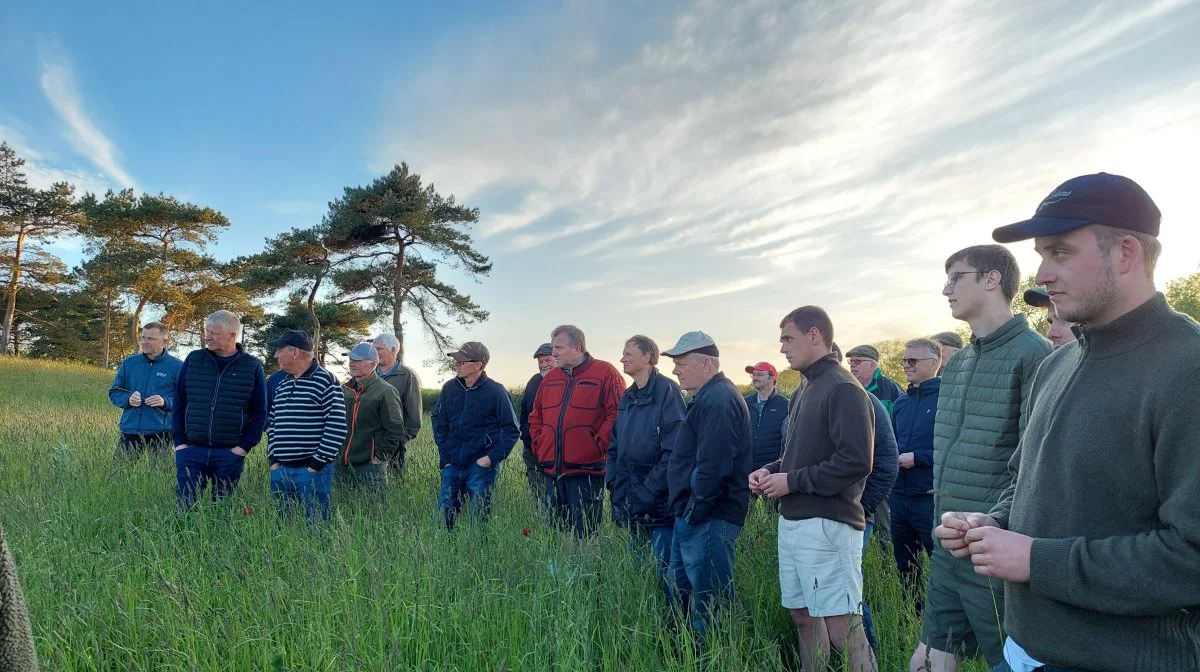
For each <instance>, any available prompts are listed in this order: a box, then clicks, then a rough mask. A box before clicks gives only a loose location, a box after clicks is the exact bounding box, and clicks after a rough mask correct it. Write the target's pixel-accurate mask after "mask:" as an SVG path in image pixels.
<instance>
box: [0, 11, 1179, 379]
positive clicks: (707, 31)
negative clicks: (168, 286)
mask: <svg viewBox="0 0 1200 672" xmlns="http://www.w3.org/2000/svg"><path fill="white" fill-rule="evenodd" d="M122 4H123V6H122V7H120V8H118V9H111V8H107V7H99V6H97V5H95V3H58V4H55V5H54V6H50V5H49V4H48V3H5V4H4V6H3V7H0V91H2V92H3V95H2V96H0V138H2V139H4V140H6V141H8V142H9V143H10V144H12V145H13V146H15V147H16V148H17V149H18V151H20V152H21V153H22V154H23V155H25V156H26V157H27V158H28V159H29V161H30V163H29V169H30V174H31V177H32V178H33V180H34V181H35V182H37V183H39V184H45V183H49V182H51V181H53V180H57V179H68V180H70V181H71V182H73V183H75V184H76V185H78V186H79V188H80V190H81V191H89V190H90V191H97V192H102V191H103V190H105V189H107V188H119V187H123V186H133V187H135V188H137V189H140V190H145V191H151V192H159V191H162V192H166V193H168V194H172V195H175V196H177V197H180V198H183V199H186V200H190V201H193V202H195V203H198V204H203V205H207V206H211V207H214V208H217V209H219V210H221V211H222V212H224V213H225V214H226V215H227V216H228V217H229V219H230V220H231V222H232V227H231V229H230V231H229V232H227V233H226V235H225V236H224V237H223V238H222V240H221V242H220V244H219V246H218V247H217V249H216V252H217V254H218V255H219V256H222V257H232V256H236V255H239V254H245V253H249V252H253V251H255V250H257V249H259V248H260V247H261V245H262V241H263V239H264V237H267V236H270V235H273V234H275V233H277V232H279V231H282V230H286V229H288V228H290V227H293V226H309V225H311V224H314V223H316V222H318V221H319V220H320V217H321V215H322V214H323V213H324V211H325V207H326V203H327V202H328V201H329V200H330V199H332V198H335V197H337V196H339V195H340V193H341V189H342V187H344V186H346V185H351V184H363V183H366V182H369V181H370V180H371V179H373V178H375V177H377V176H379V175H381V174H383V173H385V172H386V171H387V170H388V169H389V168H390V167H391V166H392V165H393V164H395V163H398V162H400V161H407V162H408V163H409V164H410V166H412V167H413V168H414V169H415V170H417V171H418V172H420V173H421V174H422V175H423V176H424V177H425V178H426V179H428V180H432V181H433V182H434V183H435V184H436V185H437V187H438V189H439V190H440V191H441V192H442V193H443V194H454V195H455V196H456V197H457V198H458V199H459V200H460V201H463V202H465V203H467V204H469V205H472V206H477V207H479V208H480V210H481V212H482V220H481V222H480V226H479V229H478V232H477V236H476V237H477V241H478V244H479V247H480V248H481V250H482V251H483V252H484V253H485V254H489V255H491V257H492V259H493V260H494V262H495V270H494V272H493V273H492V275H491V277H490V278H487V279H486V280H485V281H484V283H483V284H481V285H473V284H471V283H470V282H469V281H465V280H464V281H462V284H461V286H462V288H463V289H464V290H465V291H468V292H470V293H471V294H472V296H473V297H474V298H476V299H477V300H478V302H479V303H480V304H481V305H483V306H484V307H485V308H487V309H488V310H490V311H491V315H492V318H491V320H490V321H489V322H488V323H487V324H485V325H481V326H478V327H475V328H473V329H471V330H469V331H468V330H465V329H459V330H457V331H456V332H455V335H456V337H458V338H460V339H463V340H466V339H474V340H481V341H483V342H484V343H486V344H487V345H488V346H489V347H490V348H491V350H492V354H493V363H492V365H491V367H490V368H491V370H492V372H493V375H494V376H495V377H496V378H497V379H498V380H500V381H501V382H503V383H505V384H507V385H510V386H515V385H518V384H520V383H522V382H523V381H524V380H525V379H526V378H527V377H528V375H529V374H530V373H532V371H533V361H532V359H531V354H532V352H533V350H534V348H536V346H537V345H538V344H539V343H540V342H542V341H544V340H546V339H547V338H548V333H549V331H550V329H551V328H552V327H553V326H555V325H556V324H560V323H575V324H578V325H579V326H580V327H582V328H583V329H584V331H585V332H586V333H587V334H588V335H589V341H590V343H589V345H590V349H591V350H592V351H593V353H594V354H595V355H597V356H599V357H601V358H607V359H610V360H613V361H615V360H616V359H617V358H618V357H619V351H620V348H621V344H622V342H623V341H624V339H625V338H626V337H627V336H629V335H631V334H634V333H645V334H648V335H650V336H651V337H653V338H655V339H656V340H658V341H659V344H660V345H661V346H663V347H664V348H665V347H668V346H669V345H670V344H672V343H673V342H674V340H675V338H676V337H678V335H679V334H680V333H682V332H684V331H688V330H692V329H702V330H704V331H706V332H708V333H710V334H712V335H713V336H714V337H715V338H716V340H717V342H718V344H719V345H720V346H721V349H722V351H723V357H722V360H723V361H722V363H723V366H724V368H725V369H726V370H727V371H729V372H731V375H732V377H733V378H734V379H735V380H737V381H739V382H745V380H746V379H748V376H746V375H745V374H743V373H741V367H742V366H744V365H745V364H747V363H753V362H755V361H758V360H760V359H768V360H771V361H774V362H775V363H776V364H777V365H781V364H782V358H781V357H780V356H779V355H778V354H777V343H776V340H777V337H778V328H777V325H778V323H779V319H780V318H781V317H782V316H783V315H784V314H785V313H786V312H787V311H788V310H790V309H791V308H794V307H796V306H799V305H804V304H808V303H815V304H818V305H822V306H824V307H826V308H827V309H828V310H829V311H830V313H831V315H832V317H833V319H834V324H835V331H836V332H837V334H838V336H837V338H838V340H839V341H841V342H842V343H843V345H844V346H846V347H849V346H851V345H853V344H855V343H858V342H863V341H870V340H874V339H878V338H886V337H911V336H914V335H921V334H927V333H931V332H934V331H940V330H943V329H948V328H953V327H954V326H955V323H954V321H953V320H952V319H951V318H950V316H949V313H948V311H947V309H946V304H945V302H944V300H943V298H942V297H941V295H940V293H939V291H940V287H941V279H942V277H943V273H942V262H943V260H944V259H945V257H946V256H947V255H948V254H950V253H951V252H953V251H955V250H956V249H959V248H961V247H964V246H966V245H970V244H976V243H983V242H990V235H989V233H990V231H991V229H992V228H993V227H994V226H996V225H999V224H1004V223H1008V222H1010V221H1015V220H1017V219H1022V218H1024V217H1026V216H1028V215H1029V214H1031V213H1032V211H1033V208H1034V207H1035V206H1036V205H1037V203H1038V202H1039V201H1040V200H1041V198H1042V197H1043V196H1045V194H1047V193H1049V192H1050V190H1051V189H1052V188H1053V187H1054V186H1056V185H1057V184H1059V183H1060V182H1062V181H1064V180H1066V179H1067V178H1070V177H1073V176H1075V175H1079V174H1083V173H1090V172H1096V171H1100V170H1104V171H1107V172H1113V173H1119V174H1124V175H1127V176H1129V177H1132V178H1133V179H1135V180H1137V181H1138V182H1140V183H1141V184H1142V185H1143V186H1144V187H1146V189H1147V190H1148V191H1149V192H1150V194H1151V195H1152V196H1153V197H1154V198H1155V200H1156V201H1157V202H1158V204H1159V206H1160V208H1161V209H1162V211H1163V213H1164V224H1163V231H1164V233H1163V235H1162V240H1163V243H1164V247H1165V251H1164V254H1163V257H1162V259H1161V261H1160V269H1159V273H1158V277H1159V280H1160V282H1162V283H1165V281H1166V280H1167V279H1170V278H1173V277H1177V276H1180V275H1183V274H1186V273H1190V272H1193V271H1195V270H1196V269H1197V265H1198V264H1200V232H1198V231H1200V229H1198V228H1197V226H1196V224H1197V218H1198V217H1200V207H1198V206H1197V199H1196V197H1195V193H1196V187H1195V185H1194V181H1195V177H1194V176H1195V175H1196V169H1195V159H1194V157H1195V156H1196V155H1197V154H1198V152H1200V40H1196V39H1194V36H1195V35H1197V34H1200V4H1197V3H1196V2H1184V1H1182V0H1179V1H1177V0H1169V1H1160V2H1142V3H1132V2H1123V1H1119V0H1118V1H1115V2H1097V3H1090V2H1088V3H1085V2H1040V3H982V2H980V3H973V2H956V3H943V2H930V3H908V2H893V3H886V6H877V5H876V3H843V2H816V1H810V2H784V1H778V2H775V1H770V0H761V1H751V2H744V3H729V2H700V3H668V2H661V3H590V2H566V3H521V4H518V3H503V4H501V3H477V4H473V3H405V4H403V5H401V4H400V3H372V4H364V3H355V4H354V6H353V7H349V8H347V7H340V8H337V9H334V8H331V7H327V6H318V5H317V4H316V3H313V6H312V8H302V7H295V6H284V5H279V6H278V7H277V8H273V7H267V6H265V4H264V3H238V4H228V5H226V6H218V5H217V4H215V3H201V4H203V5H204V6H203V7H197V6H173V5H170V4H169V3H168V4H165V5H164V4H163V3H144V4H141V5H140V6H138V5H134V4H127V3H122ZM1013 249H1014V252H1016V253H1017V254H1018V259H1020V261H1021V262H1022V267H1023V269H1024V270H1027V271H1029V272H1032V270H1033V268H1034V266H1035V258H1034V256H1033V254H1032V251H1031V246H1030V245H1028V244H1018V245H1016V246H1015V247H1014V248H1013ZM54 251H56V252H57V253H59V254H60V255H61V256H63V257H64V259H66V260H67V261H68V262H70V263H74V262H76V261H78V260H79V258H80V251H79V249H78V245H77V244H76V243H74V242H72V241H63V242H62V243H61V244H59V245H58V246H57V247H55V248H54ZM452 277H453V276H452ZM412 327H413V329H412V330H411V331H410V333H409V337H408V339H407V345H408V348H409V351H410V354H409V357H408V360H409V362H410V363H411V364H415V365H418V367H419V368H421V370H422V371H424V373H425V375H424V376H423V378H424V380H425V384H426V385H429V386H432V385H433V384H435V381H437V380H438V379H439V378H440V374H434V373H433V372H432V371H431V370H430V369H427V368H422V367H420V366H419V365H420V362H421V361H423V360H425V359H427V358H428V357H430V356H431V355H432V354H433V353H431V352H430V351H429V349H428V346H427V345H426V344H425V343H424V339H423V337H422V336H421V335H420V334H419V333H418V332H417V326H416V325H415V324H413V325H412Z"/></svg>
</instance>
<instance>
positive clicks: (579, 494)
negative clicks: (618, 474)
mask: <svg viewBox="0 0 1200 672" xmlns="http://www.w3.org/2000/svg"><path fill="white" fill-rule="evenodd" d="M543 479H544V480H543V483H544V486H543V487H545V488H546V509H547V510H548V511H549V513H550V516H551V519H552V521H553V522H554V523H555V524H557V525H565V526H570V528H571V529H572V530H574V532H575V536H576V537H580V538H582V537H584V536H586V535H588V534H590V533H592V532H594V531H595V530H598V529H600V516H601V514H603V513H604V477H603V476H600V475H591V474H571V475H569V476H560V477H557V478H555V477H554V476H546V475H543Z"/></svg>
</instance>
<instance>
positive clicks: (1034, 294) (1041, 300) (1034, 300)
mask: <svg viewBox="0 0 1200 672" xmlns="http://www.w3.org/2000/svg"><path fill="white" fill-rule="evenodd" d="M1023 298H1024V299H1025V303H1028V304H1029V305H1031V306H1034V307H1035V308H1049V307H1050V306H1052V305H1054V304H1053V303H1051V301H1050V292H1047V291H1046V290H1045V289H1042V288H1041V287H1030V288H1029V289H1027V290H1025V294H1024V295H1023Z"/></svg>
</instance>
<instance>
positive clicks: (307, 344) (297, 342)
mask: <svg viewBox="0 0 1200 672" xmlns="http://www.w3.org/2000/svg"><path fill="white" fill-rule="evenodd" d="M267 345H268V346H270V347H272V348H282V347H283V346H285V345H290V346H292V347H294V348H300V349H301V350H304V351H305V352H312V351H313V342H312V339H311V338H309V337H308V333H307V332H304V331H301V330H299V329H288V330H287V331H285V332H283V333H282V334H280V336H279V338H277V339H275V340H273V341H267Z"/></svg>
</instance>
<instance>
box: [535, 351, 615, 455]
mask: <svg viewBox="0 0 1200 672" xmlns="http://www.w3.org/2000/svg"><path fill="white" fill-rule="evenodd" d="M624 393H625V379H624V378H622V377H621V374H620V373H619V372H618V371H617V369H616V368H615V367H613V365H612V364H609V363H608V362H602V361H600V360H598V359H594V358H593V357H592V356H591V355H586V359H584V361H583V363H581V364H580V365H579V366H576V367H575V368H574V369H573V370H572V371H571V373H567V372H566V371H564V370H562V369H552V370H551V371H550V373H547V374H546V377H545V378H543V379H542V384H541V386H540V387H538V391H537V397H535V398H534V401H533V410H532V411H530V413H529V434H530V435H531V436H532V437H533V456H534V458H535V459H536V460H537V462H538V466H539V467H541V469H542V471H544V472H545V473H546V474H549V475H550V476H558V475H561V474H603V473H604V461H605V459H606V458H607V454H608V442H609V439H611V438H612V426H613V422H614V421H615V420H616V419H617V404H618V403H620V401H621V395H622V394H624Z"/></svg>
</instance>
